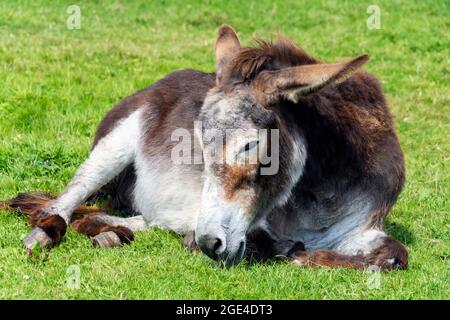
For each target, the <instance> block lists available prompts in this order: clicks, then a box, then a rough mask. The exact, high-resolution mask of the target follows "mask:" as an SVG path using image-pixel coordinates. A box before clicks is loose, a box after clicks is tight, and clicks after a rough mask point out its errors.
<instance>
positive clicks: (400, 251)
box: [290, 229, 408, 271]
mask: <svg viewBox="0 0 450 320" xmlns="http://www.w3.org/2000/svg"><path fill="white" fill-rule="evenodd" d="M290 258H291V259H292V261H293V262H294V263H295V264H297V265H300V266H311V267H320V266H322V267H331V268H350V269H367V268H370V267H376V268H378V269H379V270H383V271H388V270H394V269H405V268H406V267H407V266H408V251H407V250H406V248H405V246H404V245H403V244H402V243H400V241H398V240H396V239H394V238H392V237H389V236H387V235H386V234H385V233H384V232H383V231H380V230H376V229H368V230H365V231H363V232H360V233H356V234H354V235H352V236H350V237H348V238H346V239H345V240H343V241H342V243H341V244H340V245H338V246H337V247H336V248H334V249H333V250H313V251H297V252H294V253H292V254H291V255H290Z"/></svg>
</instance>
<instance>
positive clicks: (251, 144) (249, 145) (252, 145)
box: [239, 140, 259, 153]
mask: <svg viewBox="0 0 450 320" xmlns="http://www.w3.org/2000/svg"><path fill="white" fill-rule="evenodd" d="M258 144H259V141H258V140H255V141H250V142H248V143H247V144H246V145H245V146H244V147H243V148H241V150H240V151H239V153H242V152H248V151H250V150H251V149H253V148H255V147H256V146H257V145H258Z"/></svg>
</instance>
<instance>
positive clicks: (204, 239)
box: [198, 235, 223, 260]
mask: <svg viewBox="0 0 450 320" xmlns="http://www.w3.org/2000/svg"><path fill="white" fill-rule="evenodd" d="M198 245H199V247H200V249H201V250H202V251H203V252H204V253H205V254H206V255H207V256H208V257H210V258H211V259H214V260H216V259H217V258H218V255H219V254H220V253H222V251H223V250H222V245H223V241H222V240H221V239H220V238H217V237H213V236H209V235H205V236H201V237H200V238H199V239H198Z"/></svg>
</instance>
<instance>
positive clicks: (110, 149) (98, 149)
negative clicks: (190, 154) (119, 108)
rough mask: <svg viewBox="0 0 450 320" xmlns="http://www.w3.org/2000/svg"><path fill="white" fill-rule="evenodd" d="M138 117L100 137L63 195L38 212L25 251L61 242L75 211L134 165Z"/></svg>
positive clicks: (133, 116) (123, 121)
mask: <svg viewBox="0 0 450 320" xmlns="http://www.w3.org/2000/svg"><path fill="white" fill-rule="evenodd" d="M139 115H140V112H139V111H136V112H134V113H132V114H131V115H130V116H129V117H128V118H126V119H124V120H122V121H121V122H119V123H118V124H117V125H116V126H115V127H114V128H113V130H112V131H111V132H110V133H109V134H107V135H106V136H105V137H103V138H102V139H101V140H100V141H99V142H98V143H97V145H96V146H95V147H94V149H93V150H92V152H91V154H90V155H89V158H88V159H87V160H86V161H85V162H84V163H83V164H82V165H81V166H80V168H79V169H78V170H77V172H76V174H75V176H74V177H73V179H72V181H71V182H70V183H69V185H68V186H67V188H66V189H65V191H64V192H63V193H61V194H60V195H59V196H58V197H57V198H56V199H55V200H54V201H51V202H50V203H49V204H48V205H47V206H45V207H44V208H42V209H41V210H40V212H39V213H38V214H37V220H36V223H35V224H34V228H33V230H32V231H31V232H30V233H29V234H28V235H27V237H25V239H24V244H25V246H26V247H27V248H28V249H30V250H31V249H32V248H33V247H34V246H35V245H36V243H39V244H40V245H41V246H44V247H50V246H52V245H54V244H55V243H56V242H58V241H59V240H61V238H62V237H63V236H64V234H65V232H66V228H67V225H68V224H69V223H70V220H71V217H72V213H73V212H74V210H75V209H76V208H78V207H79V206H80V205H81V204H82V203H83V202H84V201H85V200H86V199H87V198H88V197H89V196H90V195H91V194H92V193H94V192H95V191H97V190H98V189H99V188H100V187H102V186H103V185H105V184H106V183H108V182H109V181H110V180H111V179H113V178H114V177H115V176H117V175H118V174H119V173H120V172H121V171H122V170H124V169H125V168H126V167H127V166H128V165H129V164H131V163H132V162H133V161H134V156H135V150H136V147H137V142H138V134H139Z"/></svg>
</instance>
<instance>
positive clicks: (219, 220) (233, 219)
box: [196, 173, 251, 255]
mask: <svg viewBox="0 0 450 320" xmlns="http://www.w3.org/2000/svg"><path fill="white" fill-rule="evenodd" d="M246 211H247V209H246V208H245V207H243V206H242V205H241V204H240V203H236V202H233V201H229V200H227V199H225V198H224V191H223V188H222V187H221V185H220V184H219V183H218V181H217V178H216V177H214V176H212V175H209V174H208V173H205V177H204V186H203V192H202V205H201V212H200V215H199V217H198V220H197V229H196V237H197V241H198V239H199V238H200V237H202V236H204V235H208V236H210V237H214V238H218V239H220V241H221V246H220V247H219V248H218V249H217V251H216V253H217V254H219V255H220V254H222V253H224V252H225V251H226V252H227V253H228V254H229V255H233V254H235V253H236V252H237V251H238V250H239V247H240V246H241V243H242V242H245V235H246V232H247V230H248V228H249V226H250V223H251V220H250V219H249V217H248V216H247V212H246Z"/></svg>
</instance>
